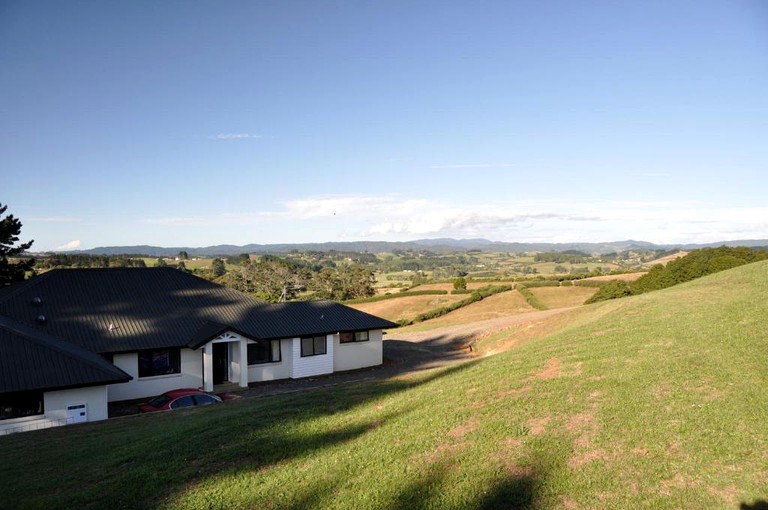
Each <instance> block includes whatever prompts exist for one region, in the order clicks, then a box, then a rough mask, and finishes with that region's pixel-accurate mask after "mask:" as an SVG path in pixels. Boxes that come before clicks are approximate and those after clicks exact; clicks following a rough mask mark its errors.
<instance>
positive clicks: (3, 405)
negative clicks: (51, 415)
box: [0, 391, 43, 420]
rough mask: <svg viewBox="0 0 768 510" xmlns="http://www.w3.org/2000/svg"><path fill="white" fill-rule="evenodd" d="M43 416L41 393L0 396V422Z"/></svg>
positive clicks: (25, 392) (27, 392)
mask: <svg viewBox="0 0 768 510" xmlns="http://www.w3.org/2000/svg"><path fill="white" fill-rule="evenodd" d="M36 414H43V392H42V391H24V392H21V393H9V394H6V395H0V420H10V419H11V418H23V417H24V416H34V415H36Z"/></svg>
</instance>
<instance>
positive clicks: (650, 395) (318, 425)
mask: <svg viewBox="0 0 768 510" xmlns="http://www.w3.org/2000/svg"><path fill="white" fill-rule="evenodd" d="M766 303H768V263H765V262H764V263H758V264H751V265H748V266H743V267H740V268H737V269H734V270H730V271H726V272H723V273H719V274H716V275H713V276H710V277H707V278H704V279H701V280H698V281H694V282H690V283H688V284H684V285H680V286H677V287H673V288H670V289H666V290H663V291H658V292H652V293H648V294H644V295H641V296H636V297H632V298H627V299H623V300H617V301H609V302H603V303H598V304H595V305H590V306H585V307H581V308H578V309H575V310H572V311H569V312H566V314H561V315H558V316H557V317H558V320H561V318H562V317H563V316H564V315H567V316H568V322H567V323H561V324H559V327H557V328H553V329H552V330H551V331H555V332H554V333H550V334H546V332H545V334H542V335H539V336H532V337H530V338H528V340H527V341H525V342H522V343H519V344H517V345H515V346H514V347H513V348H511V349H509V350H507V351H506V352H502V353H500V354H497V355H494V356H489V357H485V358H480V359H478V360H476V361H473V362H469V363H465V364H460V365H454V366H451V367H448V368H443V369H436V370H431V371H423V372H418V373H416V374H412V375H409V376H404V377H400V378H397V379H392V380H386V381H381V382H368V383H364V384H359V385H355V386H343V387H336V388H331V389H324V390H316V391H312V392H307V393H299V394H291V395H283V396H277V397H268V398H260V399H248V400H246V399H244V400H240V401H232V402H228V403H226V404H223V405H221V406H217V407H211V408H203V409H192V410H188V411H175V412H172V413H166V414H163V415H159V416H139V417H132V418H125V419H119V420H113V421H110V422H108V423H101V424H86V425H82V426H71V427H63V428H59V429H52V430H47V431H40V432H29V433H23V434H17V435H12V436H7V437H0V479H1V480H2V484H0V501H2V502H3V506H4V507H9V508H14V507H20V508H115V509H117V508H169V509H170V508H194V509H198V508H199V509H202V508H222V509H224V508H226V509H238V508H243V509H244V508H275V509H283V508H285V509H288V508H339V509H342V508H349V509H361V508H363V509H364V508H381V509H384V508H435V509H438V508H440V509H442V508H472V509H484V508H488V509H491V508H531V509H533V508H537V509H539V508H566V509H578V508H583V509H587V508H611V509H613V508H654V509H655V508H662V509H664V508H738V506H739V504H740V503H741V502H746V503H753V502H754V501H756V500H758V499H762V500H765V499H767V498H768V429H767V428H766V423H768V391H766V389H767V388H768V371H766V370H765V359H766V355H768V328H767V327H766V325H765V317H766V312H767V311H768V305H766ZM508 334H510V335H514V334H515V333H514V332H510V333H508ZM494 341H499V339H495V340H494Z"/></svg>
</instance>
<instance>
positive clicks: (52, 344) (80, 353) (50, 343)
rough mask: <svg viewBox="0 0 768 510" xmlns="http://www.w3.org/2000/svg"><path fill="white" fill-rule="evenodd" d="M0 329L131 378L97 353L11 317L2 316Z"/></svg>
mask: <svg viewBox="0 0 768 510" xmlns="http://www.w3.org/2000/svg"><path fill="white" fill-rule="evenodd" d="M0 328H2V329H6V330H8V331H10V332H12V333H15V334H17V335H20V336H23V337H24V338H25V339H27V340H29V341H31V342H34V343H35V344H37V345H40V346H43V347H46V348H49V349H52V350H54V351H57V352H58V353H60V354H63V355H65V356H67V357H69V358H71V359H75V360H78V361H82V362H84V363H86V364H88V365H90V366H91V367H94V368H98V369H100V370H110V371H113V372H114V371H119V372H121V373H122V374H124V375H126V376H128V377H130V375H128V374H127V373H125V372H124V371H123V370H122V369H121V368H119V367H116V366H115V365H113V364H112V363H110V362H109V361H107V360H106V359H104V358H102V357H101V356H100V355H98V354H96V353H95V352H92V351H89V350H87V349H84V348H82V347H79V346H77V345H75V344H73V343H70V342H68V341H66V340H64V339H62V338H59V337H56V336H53V335H51V334H49V333H46V332H45V331H40V330H38V329H34V328H31V327H29V326H27V325H26V324H24V323H23V322H20V321H17V320H15V319H13V318H11V317H8V316H5V315H0ZM105 365H106V366H105Z"/></svg>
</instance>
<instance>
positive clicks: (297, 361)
mask: <svg viewBox="0 0 768 510" xmlns="http://www.w3.org/2000/svg"><path fill="white" fill-rule="evenodd" d="M291 340H292V354H293V356H292V357H293V369H292V370H291V377H292V378H294V379H298V378H300V377H309V376H312V375H322V374H330V373H333V347H334V345H333V343H334V342H333V335H326V346H327V349H326V350H327V352H326V353H325V354H320V355H317V356H306V357H304V358H302V357H301V339H300V338H293V339H291Z"/></svg>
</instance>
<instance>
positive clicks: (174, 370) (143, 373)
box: [137, 347, 181, 379]
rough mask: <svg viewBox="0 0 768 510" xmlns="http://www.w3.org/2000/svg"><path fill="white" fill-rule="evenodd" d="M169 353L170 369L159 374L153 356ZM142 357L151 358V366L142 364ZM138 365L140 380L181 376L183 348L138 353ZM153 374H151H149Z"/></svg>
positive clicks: (148, 350)
mask: <svg viewBox="0 0 768 510" xmlns="http://www.w3.org/2000/svg"><path fill="white" fill-rule="evenodd" d="M165 351H167V352H168V354H167V356H168V367H169V368H168V369H166V370H165V371H163V372H159V371H158V370H157V369H156V368H155V367H154V366H153V361H155V360H154V358H153V356H155V355H157V354H158V353H162V352H165ZM142 356H150V360H149V366H147V364H146V362H144V364H142ZM137 358H138V359H137V365H138V376H139V379H148V378H150V377H166V376H174V375H180V374H181V348H180V347H166V348H163V349H144V350H141V351H138V353H137ZM148 371H149V372H151V373H148Z"/></svg>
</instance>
